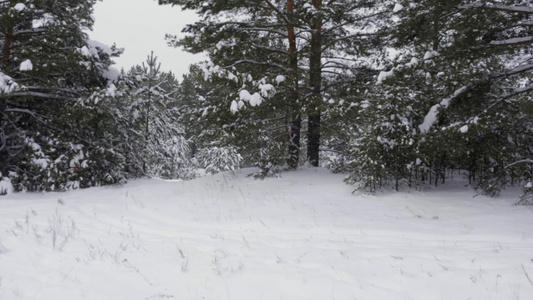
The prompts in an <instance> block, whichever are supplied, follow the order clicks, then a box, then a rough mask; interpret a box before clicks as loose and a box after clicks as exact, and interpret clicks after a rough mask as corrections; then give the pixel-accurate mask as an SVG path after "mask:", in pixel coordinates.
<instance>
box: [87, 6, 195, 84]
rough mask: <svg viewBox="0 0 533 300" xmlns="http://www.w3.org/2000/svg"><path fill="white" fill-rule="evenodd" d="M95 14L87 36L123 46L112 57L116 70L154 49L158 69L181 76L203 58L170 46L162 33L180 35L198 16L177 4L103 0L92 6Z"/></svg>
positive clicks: (137, 60) (139, 59)
mask: <svg viewBox="0 0 533 300" xmlns="http://www.w3.org/2000/svg"><path fill="white" fill-rule="evenodd" d="M94 17H95V24H94V26H93V31H92V32H90V33H89V36H90V38H91V39H93V40H96V41H99V42H102V43H104V44H107V45H112V44H113V43H115V44H116V45H117V47H119V48H124V49H125V51H124V53H123V54H122V55H121V56H120V57H119V58H114V59H113V60H114V61H115V62H116V65H115V67H117V68H118V69H121V68H124V69H125V70H128V69H129V68H130V67H132V66H134V65H138V64H141V63H142V62H144V61H146V57H147V56H148V55H149V54H150V52H151V51H154V55H155V56H157V57H158V62H160V63H161V70H163V71H172V72H173V73H175V74H177V75H178V76H177V78H178V79H181V74H184V73H187V72H188V69H189V68H188V67H189V65H190V64H192V63H195V62H198V61H200V60H203V57H202V56H200V55H192V54H189V53H187V52H183V51H182V50H181V49H179V48H172V47H169V46H168V45H167V42H166V41H165V34H167V33H170V34H177V35H178V36H179V35H182V33H181V30H182V29H183V27H184V26H185V25H186V24H190V23H194V22H195V21H196V20H197V19H198V16H197V15H196V14H194V13H192V12H183V11H182V10H181V8H180V7H178V6H174V7H173V6H170V5H164V6H159V5H157V0H103V1H101V2H98V3H97V4H96V5H95V6H94Z"/></svg>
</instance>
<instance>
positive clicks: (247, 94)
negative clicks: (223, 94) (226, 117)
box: [239, 90, 252, 101]
mask: <svg viewBox="0 0 533 300" xmlns="http://www.w3.org/2000/svg"><path fill="white" fill-rule="evenodd" d="M239 98H240V99H241V100H243V101H250V99H251V98H252V95H250V92H248V91H247V90H241V91H240V92H239Z"/></svg>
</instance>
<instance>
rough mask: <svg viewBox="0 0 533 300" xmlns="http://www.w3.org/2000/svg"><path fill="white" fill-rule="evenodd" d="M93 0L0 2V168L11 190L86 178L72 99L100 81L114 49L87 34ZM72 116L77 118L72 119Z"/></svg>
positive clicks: (76, 182) (80, 132)
mask: <svg viewBox="0 0 533 300" xmlns="http://www.w3.org/2000/svg"><path fill="white" fill-rule="evenodd" d="M94 3H95V1H81V0H67V1H61V3H58V1H45V0H28V1H24V2H19V1H11V0H10V1H2V2H0V46H1V49H2V56H1V61H0V74H1V76H0V77H2V78H3V81H4V82H6V80H7V84H8V86H7V87H8V88H5V84H3V86H4V88H3V89H2V93H1V94H0V101H1V102H0V103H1V104H0V128H1V129H2V132H0V135H1V138H0V172H1V173H2V176H9V177H10V178H12V179H13V183H14V184H15V188H16V189H17V190H23V189H54V188H66V187H68V186H71V187H77V186H79V185H80V182H85V183H87V184H88V185H90V183H89V182H92V179H91V177H89V178H86V177H85V178H83V180H81V181H80V178H81V177H84V176H85V175H82V174H83V172H81V171H80V169H83V168H85V166H86V164H85V157H86V155H87V151H86V150H85V149H84V148H85V146H84V145H87V144H88V143H90V141H87V140H85V138H84V137H85V136H86V134H88V132H87V129H84V128H82V127H80V126H79V124H80V123H82V122H83V121H81V120H80V119H78V117H80V116H84V114H83V113H82V112H80V111H79V110H78V107H77V106H76V105H75V104H76V101H77V100H78V99H81V98H84V97H87V96H88V95H90V93H91V90H92V89H94V88H101V87H104V86H106V84H107V83H108V80H109V78H110V77H112V75H114V74H113V72H112V69H110V65H111V64H112V62H111V60H110V58H111V57H112V56H114V55H118V54H119V53H120V51H118V50H116V49H114V48H110V47H106V46H104V45H101V44H99V43H96V42H93V41H90V40H89V39H88V38H87V35H86V34H85V33H84V32H83V31H84V30H88V29H90V28H91V26H92V23H93V20H92V17H91V13H92V6H93V4H94ZM78 120H79V122H78Z"/></svg>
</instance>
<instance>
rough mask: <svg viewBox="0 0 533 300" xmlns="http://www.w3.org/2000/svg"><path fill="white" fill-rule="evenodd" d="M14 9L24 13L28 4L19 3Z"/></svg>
mask: <svg viewBox="0 0 533 300" xmlns="http://www.w3.org/2000/svg"><path fill="white" fill-rule="evenodd" d="M13 9H15V10H16V11H23V10H25V9H26V4H24V3H17V4H15V6H13Z"/></svg>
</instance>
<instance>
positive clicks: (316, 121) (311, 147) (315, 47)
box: [307, 0, 322, 167]
mask: <svg viewBox="0 0 533 300" xmlns="http://www.w3.org/2000/svg"><path fill="white" fill-rule="evenodd" d="M313 6H314V7H315V8H316V9H317V10H318V9H320V8H321V7H322V0H313ZM309 59H310V61H309V72H310V74H309V81H310V85H311V90H312V96H311V101H309V105H308V107H307V115H308V124H307V161H308V162H309V163H310V164H311V165H312V166H314V167H318V165H319V148H320V119H321V111H320V106H321V105H322V95H321V93H322V20H321V19H320V18H319V17H317V18H315V19H314V20H313V25H312V31H311V53H310V58H309Z"/></svg>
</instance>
